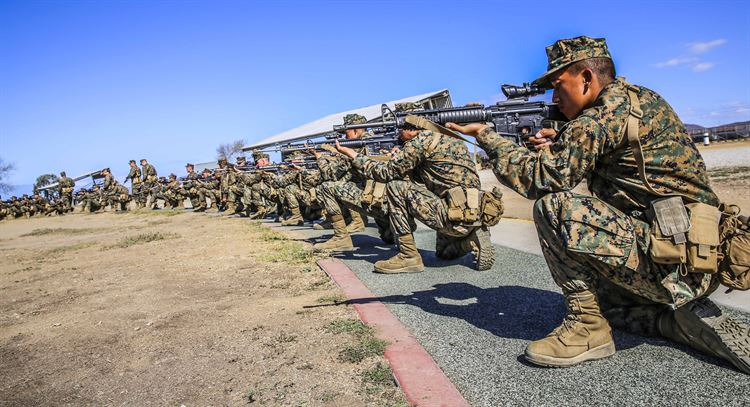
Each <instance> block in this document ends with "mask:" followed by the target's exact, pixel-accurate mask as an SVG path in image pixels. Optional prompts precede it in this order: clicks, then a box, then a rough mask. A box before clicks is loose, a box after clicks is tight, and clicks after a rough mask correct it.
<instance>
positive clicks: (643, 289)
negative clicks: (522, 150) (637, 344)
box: [534, 192, 716, 335]
mask: <svg viewBox="0 0 750 407" xmlns="http://www.w3.org/2000/svg"><path fill="white" fill-rule="evenodd" d="M534 222H535V224H536V228H537V232H538V234H539V241H540V244H541V246H542V252H543V253H544V258H545V260H546V261H547V266H548V267H549V269H550V272H551V274H552V278H553V279H554V280H555V283H556V284H557V285H558V286H559V287H560V288H561V289H562V291H563V293H569V292H576V291H581V290H595V291H596V292H597V297H598V300H599V303H600V307H601V309H602V312H603V313H604V316H605V317H606V318H607V319H608V321H609V322H610V324H611V325H612V326H614V327H617V328H620V329H623V330H627V331H630V332H634V333H639V334H645V335H655V334H656V330H655V329H656V325H655V324H656V320H657V317H658V314H659V313H660V312H662V311H663V310H665V309H667V308H669V307H670V305H669V304H675V303H677V302H679V301H680V298H678V297H676V295H675V294H673V293H671V292H670V291H669V290H667V288H665V286H664V284H663V281H667V280H668V279H669V278H670V277H669V276H672V275H674V271H676V267H677V266H674V265H662V264H656V263H654V262H653V261H651V259H650V257H649V255H648V254H647V248H648V239H649V236H648V234H649V227H648V225H647V224H646V223H645V222H643V221H641V220H639V219H637V218H633V217H630V216H628V215H626V214H624V213H623V212H621V211H619V210H618V209H616V208H614V207H612V206H610V205H609V204H607V203H606V202H604V201H602V200H601V199H598V198H595V197H592V196H586V195H578V194H574V193H571V192H559V193H552V194H548V195H545V196H544V197H542V198H540V199H539V200H537V201H536V203H535V205H534ZM701 276H702V274H692V275H688V276H686V277H685V279H686V280H690V279H693V280H694V279H696V278H702V277H701ZM697 285H700V283H697V282H696V281H686V282H685V284H684V286H685V287H688V286H697ZM715 288H716V287H715V286H714V287H713V288H712V289H710V288H707V287H704V288H703V289H699V290H697V292H693V293H692V295H694V296H695V297H699V296H703V295H707V294H709V293H710V292H711V291H713V290H714V289H715ZM686 289H687V288H686ZM701 291H702V292H701Z"/></svg>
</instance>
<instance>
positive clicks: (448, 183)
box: [353, 130, 479, 258]
mask: <svg viewBox="0 0 750 407" xmlns="http://www.w3.org/2000/svg"><path fill="white" fill-rule="evenodd" d="M353 165H354V168H355V169H357V170H359V171H361V172H362V173H363V174H364V175H365V176H366V177H367V178H371V179H374V180H375V181H378V182H384V183H387V185H386V198H387V202H388V216H389V220H390V224H391V227H392V228H393V232H394V234H398V235H399V236H403V235H407V234H411V233H412V230H413V223H414V218H416V219H418V220H419V221H421V222H422V223H424V224H425V225H427V226H429V227H430V228H432V229H434V230H435V231H437V233H438V239H437V241H436V247H435V252H436V255H437V256H438V257H441V258H456V257H460V256H462V255H464V254H466V253H467V252H468V248H467V247H462V245H460V244H459V243H460V241H461V240H462V238H465V237H467V236H468V235H469V234H470V233H472V232H473V231H474V229H476V228H475V227H470V226H465V225H464V224H462V223H459V222H452V221H449V220H448V205H447V201H446V194H447V191H448V190H449V189H451V188H453V187H456V186H462V187H463V188H464V189H466V188H477V189H479V176H478V175H477V172H476V166H475V164H474V161H473V160H472V159H471V155H470V153H469V150H468V149H467V148H466V145H465V144H464V143H463V142H461V141H459V140H457V139H455V138H452V137H449V136H446V135H443V134H440V133H434V132H432V131H427V130H423V131H420V132H419V134H418V135H417V136H416V137H414V138H412V139H411V140H408V141H406V142H405V143H404V145H403V147H402V149H401V151H399V153H397V154H396V156H395V157H394V158H393V159H391V160H388V161H378V160H372V159H370V158H368V157H366V156H358V157H357V158H356V159H355V160H354V162H353ZM407 177H409V178H411V179H412V180H414V181H406V180H404V179H405V178H407ZM415 181H419V182H415Z"/></svg>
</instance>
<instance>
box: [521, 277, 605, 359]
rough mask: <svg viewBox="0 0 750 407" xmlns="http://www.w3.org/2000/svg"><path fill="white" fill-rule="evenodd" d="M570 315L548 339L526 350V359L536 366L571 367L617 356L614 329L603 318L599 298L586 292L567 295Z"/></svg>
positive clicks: (535, 343)
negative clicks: (597, 300)
mask: <svg viewBox="0 0 750 407" xmlns="http://www.w3.org/2000/svg"><path fill="white" fill-rule="evenodd" d="M566 297H567V298H566V299H567V301H568V315H566V316H565V319H564V320H563V322H562V325H560V326H559V327H557V328H555V330H553V331H552V332H551V333H550V334H549V335H547V336H546V337H545V338H544V339H540V340H538V341H534V342H531V343H530V344H529V346H527V347H526V359H527V360H528V361H529V362H531V363H534V364H536V365H541V366H549V367H568V366H573V365H577V364H579V363H581V362H585V361H587V360H594V359H602V358H606V357H608V356H612V355H614V354H615V342H614V341H613V340H612V329H611V328H610V327H609V323H608V322H607V320H606V319H605V318H604V317H603V316H602V314H601V311H600V310H599V304H598V303H597V302H596V296H595V295H594V293H593V292H591V291H588V290H584V291H579V292H574V293H570V294H567V295H566Z"/></svg>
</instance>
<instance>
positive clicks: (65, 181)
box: [57, 177, 76, 192]
mask: <svg viewBox="0 0 750 407" xmlns="http://www.w3.org/2000/svg"><path fill="white" fill-rule="evenodd" d="M57 186H58V188H59V190H60V191H61V192H62V190H63V188H69V192H71V191H72V189H73V187H75V186H76V183H75V182H74V181H73V178H70V177H62V178H60V180H59V181H58V183H57Z"/></svg>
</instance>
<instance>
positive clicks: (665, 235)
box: [625, 84, 750, 290]
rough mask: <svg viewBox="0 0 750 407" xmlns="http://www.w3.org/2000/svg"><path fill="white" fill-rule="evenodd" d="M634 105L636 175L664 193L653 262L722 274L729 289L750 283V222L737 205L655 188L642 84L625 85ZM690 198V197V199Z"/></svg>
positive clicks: (656, 207)
mask: <svg viewBox="0 0 750 407" xmlns="http://www.w3.org/2000/svg"><path fill="white" fill-rule="evenodd" d="M627 89H628V99H629V100H630V111H629V112H628V119H627V122H626V124H625V135H626V136H627V140H628V144H629V145H630V148H631V150H632V151H633V157H634V158H635V161H636V164H637V168H638V175H639V176H640V178H641V180H642V181H643V185H644V186H645V187H646V189H648V190H649V192H651V193H652V194H654V195H656V196H661V197H662V198H660V199H657V200H655V201H652V202H651V208H650V209H649V211H648V213H647V216H648V218H649V220H650V221H651V236H650V243H651V244H650V247H649V256H650V257H651V259H652V260H653V261H654V263H660V264H679V265H680V271H681V273H682V274H683V275H686V274H687V273H705V274H716V273H718V274H719V279H720V281H721V283H722V284H723V285H725V286H727V287H729V288H731V289H737V290H747V289H750V225H749V224H748V219H747V217H745V216H740V215H739V213H740V208H739V207H737V206H736V205H728V204H721V205H720V206H719V207H718V208H717V207H714V206H711V205H707V204H704V203H701V202H690V203H687V204H685V202H684V200H683V198H682V197H680V196H669V195H666V194H663V193H661V192H659V191H656V190H655V189H654V188H653V187H652V186H651V184H650V183H649V180H648V177H647V176H646V166H645V161H644V157H643V148H642V146H641V140H640V134H639V125H640V119H641V118H642V117H643V111H642V110H641V108H640V101H639V99H638V88H636V87H634V86H632V85H629V84H628V85H627ZM691 201H692V200H691Z"/></svg>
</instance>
